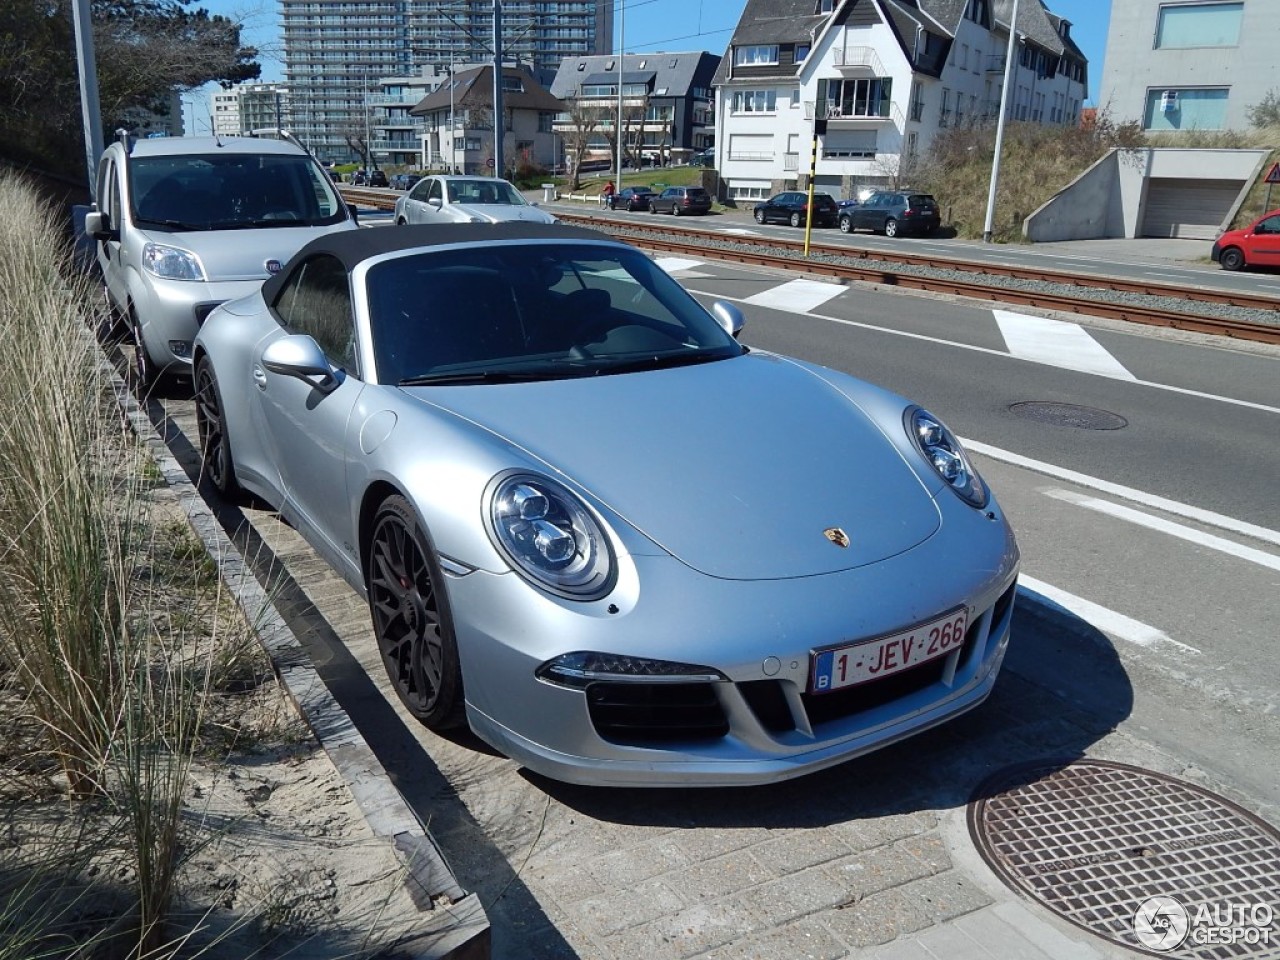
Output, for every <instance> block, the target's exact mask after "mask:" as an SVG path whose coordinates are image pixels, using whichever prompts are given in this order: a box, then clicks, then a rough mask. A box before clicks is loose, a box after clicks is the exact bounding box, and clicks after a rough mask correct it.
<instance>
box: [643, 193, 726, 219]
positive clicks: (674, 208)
mask: <svg viewBox="0 0 1280 960" xmlns="http://www.w3.org/2000/svg"><path fill="white" fill-rule="evenodd" d="M710 210H711V194H709V193H707V191H706V190H704V189H703V188H702V187H667V189H665V190H663V191H662V193H660V194H658V195H657V196H656V197H651V198H650V199H649V212H650V213H669V214H671V215H672V216H674V217H679V216H681V215H683V214H687V213H708V212H710Z"/></svg>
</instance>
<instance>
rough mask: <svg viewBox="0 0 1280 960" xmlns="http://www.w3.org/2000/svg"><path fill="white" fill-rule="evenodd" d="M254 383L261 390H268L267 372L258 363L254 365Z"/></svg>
mask: <svg viewBox="0 0 1280 960" xmlns="http://www.w3.org/2000/svg"><path fill="white" fill-rule="evenodd" d="M253 382H254V383H256V384H257V385H258V389H259V390H265V389H267V371H265V370H263V369H262V368H261V367H260V366H258V365H257V364H256V363H255V364H254V365H253Z"/></svg>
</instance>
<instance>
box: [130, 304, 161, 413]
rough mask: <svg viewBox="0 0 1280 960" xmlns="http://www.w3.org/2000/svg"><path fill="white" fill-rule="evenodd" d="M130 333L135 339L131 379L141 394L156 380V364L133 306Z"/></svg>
mask: <svg viewBox="0 0 1280 960" xmlns="http://www.w3.org/2000/svg"><path fill="white" fill-rule="evenodd" d="M128 323H129V334H130V338H131V339H132V340H133V356H132V357H130V358H129V379H130V381H131V382H132V384H133V388H134V389H135V390H136V391H138V393H139V395H142V394H145V393H146V392H147V391H148V390H149V389H151V387H153V386H154V385H155V382H156V374H157V371H156V365H155V361H154V360H152V359H151V351H149V350H148V349H147V341H146V338H145V337H143V335H142V324H141V323H140V322H139V321H138V315H137V313H135V312H134V310H133V308H132V307H130V308H129V320H128Z"/></svg>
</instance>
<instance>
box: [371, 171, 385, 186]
mask: <svg viewBox="0 0 1280 960" xmlns="http://www.w3.org/2000/svg"><path fill="white" fill-rule="evenodd" d="M386 185H387V171H385V170H370V171H369V186H371V187H385V186H386Z"/></svg>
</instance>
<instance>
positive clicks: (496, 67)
mask: <svg viewBox="0 0 1280 960" xmlns="http://www.w3.org/2000/svg"><path fill="white" fill-rule="evenodd" d="M504 120H505V118H504V117H503V109H502V0H493V175H494V176H495V177H500V176H502V174H503V173H504V172H505V168H504V167H503V165H502V138H503V133H504V131H503V129H502V128H503V126H504V125H505V123H504Z"/></svg>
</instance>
